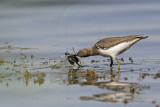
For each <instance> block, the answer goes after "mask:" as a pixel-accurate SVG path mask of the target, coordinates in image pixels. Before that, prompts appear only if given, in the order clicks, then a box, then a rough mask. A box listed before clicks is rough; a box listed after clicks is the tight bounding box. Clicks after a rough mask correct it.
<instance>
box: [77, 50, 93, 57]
mask: <svg viewBox="0 0 160 107" xmlns="http://www.w3.org/2000/svg"><path fill="white" fill-rule="evenodd" d="M92 55H93V50H92V49H88V48H85V49H81V50H79V51H78V53H77V56H79V57H88V56H92Z"/></svg>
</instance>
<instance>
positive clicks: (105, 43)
mask: <svg viewBox="0 0 160 107" xmlns="http://www.w3.org/2000/svg"><path fill="white" fill-rule="evenodd" d="M142 35H143V34H140V35H130V36H125V37H111V38H104V39H102V40H100V41H98V42H97V43H96V44H95V45H94V46H93V47H94V48H102V49H109V48H110V47H113V46H115V45H117V44H120V43H123V42H128V41H132V40H134V39H137V38H139V39H142Z"/></svg>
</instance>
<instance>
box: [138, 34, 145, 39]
mask: <svg viewBox="0 0 160 107" xmlns="http://www.w3.org/2000/svg"><path fill="white" fill-rule="evenodd" d="M142 35H143V34H140V35H139V36H137V37H136V38H140V39H146V38H148V36H142Z"/></svg>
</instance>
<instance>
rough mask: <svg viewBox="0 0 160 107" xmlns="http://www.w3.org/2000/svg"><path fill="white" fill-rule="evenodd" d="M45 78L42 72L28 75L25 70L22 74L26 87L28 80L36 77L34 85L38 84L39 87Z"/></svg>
mask: <svg viewBox="0 0 160 107" xmlns="http://www.w3.org/2000/svg"><path fill="white" fill-rule="evenodd" d="M45 76H46V74H45V73H43V72H36V73H30V72H29V71H28V70H26V71H25V72H24V74H23V77H24V78H25V80H26V86H28V83H29V79H31V78H35V77H37V78H38V79H34V84H36V83H38V84H39V85H42V84H43V83H44V77H45ZM19 79H21V78H19Z"/></svg>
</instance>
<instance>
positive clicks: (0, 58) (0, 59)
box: [0, 57, 4, 65]
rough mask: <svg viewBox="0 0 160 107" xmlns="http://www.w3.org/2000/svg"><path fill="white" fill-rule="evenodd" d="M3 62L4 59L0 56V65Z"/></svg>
mask: <svg viewBox="0 0 160 107" xmlns="http://www.w3.org/2000/svg"><path fill="white" fill-rule="evenodd" d="M3 64H4V59H3V58H2V57H0V65H3Z"/></svg>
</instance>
